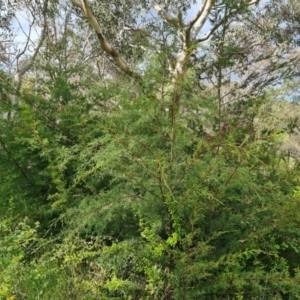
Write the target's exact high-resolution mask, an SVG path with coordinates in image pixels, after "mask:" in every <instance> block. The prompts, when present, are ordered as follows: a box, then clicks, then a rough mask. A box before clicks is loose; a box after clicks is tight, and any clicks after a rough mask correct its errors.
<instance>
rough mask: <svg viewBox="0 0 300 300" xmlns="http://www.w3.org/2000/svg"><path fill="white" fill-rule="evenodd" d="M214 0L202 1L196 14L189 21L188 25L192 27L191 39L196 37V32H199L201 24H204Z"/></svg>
mask: <svg viewBox="0 0 300 300" xmlns="http://www.w3.org/2000/svg"><path fill="white" fill-rule="evenodd" d="M215 2H216V0H205V1H203V3H202V5H201V7H200V9H199V11H198V13H197V14H196V16H195V18H194V19H193V20H192V21H191V24H190V25H189V26H190V27H191V28H192V27H193V28H192V34H191V40H193V39H196V37H197V35H198V33H199V32H200V30H201V29H202V27H203V25H204V24H205V22H206V20H207V18H208V16H209V14H210V12H211V9H212V7H213V5H214V4H215Z"/></svg>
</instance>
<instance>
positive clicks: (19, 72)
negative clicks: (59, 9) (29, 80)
mask: <svg viewBox="0 0 300 300" xmlns="http://www.w3.org/2000/svg"><path fill="white" fill-rule="evenodd" d="M48 3H49V0H45V2H44V7H43V27H42V32H41V36H40V39H39V42H38V44H37V46H36V47H35V49H34V51H33V54H32V56H31V58H30V60H29V62H28V63H27V64H26V65H25V66H24V67H23V68H21V69H20V70H17V72H16V74H15V80H16V81H17V82H18V83H19V84H20V83H21V80H22V77H23V75H24V74H25V73H26V72H27V71H28V70H29V69H30V68H31V67H32V65H33V63H34V61H35V58H36V56H37V55H38V52H39V50H40V48H41V46H42V44H43V42H44V40H45V38H46V31H47V18H46V14H47V9H48ZM29 38H30V37H27V42H28V41H29Z"/></svg>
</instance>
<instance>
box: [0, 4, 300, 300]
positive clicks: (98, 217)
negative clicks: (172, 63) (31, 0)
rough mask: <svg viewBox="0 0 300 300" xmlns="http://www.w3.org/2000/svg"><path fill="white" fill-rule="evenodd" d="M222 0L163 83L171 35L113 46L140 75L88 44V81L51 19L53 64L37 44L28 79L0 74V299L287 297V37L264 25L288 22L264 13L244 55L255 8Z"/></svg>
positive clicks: (298, 224)
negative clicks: (99, 59)
mask: <svg viewBox="0 0 300 300" xmlns="http://www.w3.org/2000/svg"><path fill="white" fill-rule="evenodd" d="M129 2H130V1H129ZM235 2H236V3H235V4H234V5H233V4H230V3H233V2H228V1H219V2H218V1H216V3H215V2H214V5H215V9H214V10H212V11H211V17H210V18H211V20H210V22H211V24H212V25H214V24H218V26H216V28H215V29H214V31H213V32H212V35H211V39H210V40H209V42H208V43H207V44H205V45H203V46H202V47H203V48H201V49H199V48H197V47H196V46H195V45H194V44H192V45H190V47H191V48H190V49H188V50H187V53H188V52H189V53H190V55H188V59H187V60H185V61H184V62H182V61H180V60H178V61H177V63H178V64H179V65H180V69H181V71H180V72H178V73H176V74H175V73H174V72H172V71H170V68H168V62H169V60H170V58H171V57H175V56H176V55H175V54H176V53H178V52H176V51H179V50H178V49H177V48H176V47H179V48H180V46H178V45H177V44H176V43H173V41H172V42H170V44H167V43H166V44H165V45H164V46H162V48H161V49H160V51H157V52H156V53H155V54H154V52H155V51H154V52H151V51H150V50H149V51H148V52H146V53H144V54H143V55H142V54H141V53H140V52H139V51H137V52H136V53H135V56H134V57H132V56H133V54H132V53H130V52H129V53H128V52H126V51H125V50H124V51H120V52H121V54H122V55H123V57H125V58H127V59H128V61H130V57H131V62H130V63H131V65H134V66H135V69H136V70H138V71H139V73H140V74H142V76H140V75H138V76H137V74H138V72H136V73H134V74H133V73H130V72H131V71H128V70H125V71H124V70H122V68H120V66H119V65H118V62H116V61H113V60H110V59H108V58H107V56H105V55H106V54H107V53H106V54H105V52H107V51H105V49H103V50H104V53H101V55H103V57H104V58H105V59H106V60H107V61H106V63H107V64H108V66H106V67H105V74H104V75H103V74H102V76H99V74H97V72H95V70H94V69H93V64H94V63H95V62H94V61H90V62H89V63H84V64H79V65H78V64H77V62H76V63H75V61H76V58H75V56H76V55H77V54H78V57H81V56H80V55H83V54H82V53H81V52H80V51H79V50H78V49H79V48H80V45H79V44H80V43H79V42H78V36H76V34H75V33H78V31H76V30H75V29H74V30H73V31H72V30H71V29H68V28H67V25H66V28H67V29H66V30H65V31H64V32H63V33H62V34H61V36H60V44H59V47H65V48H64V49H65V50H66V51H65V54H62V52H59V49H60V50H61V49H62V48H56V47H58V46H57V44H54V43H53V41H52V42H51V38H53V36H51V35H49V36H47V37H45V41H44V46H43V47H41V48H39V49H38V50H39V54H38V56H37V57H36V58H34V59H35V61H34V68H35V72H32V73H30V72H29V73H28V74H26V75H24V76H25V77H24V79H22V81H18V82H16V80H13V79H12V76H11V75H10V73H9V71H8V70H6V69H5V68H3V70H2V71H1V73H0V78H1V80H0V115H1V116H2V117H1V118H0V174H1V184H0V203H1V205H0V298H1V299H10V300H12V299H54V300H56V299H57V300H58V299H62V300H66V299H70V300H71V299H85V300H92V299H93V300H94V299H128V300H129V299H132V300H133V299H181V300H183V299H187V300H189V299H199V300H200V299H203V300H211V299H300V282H299V281H300V208H299V200H300V177H299V171H300V164H299V153H298V152H297V151H296V150H297V149H296V148H297V147H296V146H297V145H296V146H295V144H297V138H295V137H296V136H297V134H298V119H297V113H295V112H297V110H299V107H298V104H297V103H288V102H287V101H286V100H287V99H289V100H290V99H291V97H292V98H293V99H296V98H297V95H298V94H297V75H298V74H297V68H296V67H295V64H297V62H298V57H297V56H295V53H296V52H293V51H294V50H295V49H296V50H297V42H295V39H294V37H293V36H292V35H288V34H286V35H284V37H285V38H286V39H285V40H283V41H282V38H283V37H282V35H281V33H282V32H281V31H280V30H281V29H280V28H281V27H280V26H279V23H280V22H284V23H285V24H287V25H288V26H292V25H293V24H297V20H298V19H297V14H296V13H295V15H294V19H292V21H293V22H294V23H293V24H292V22H291V23H289V22H287V20H288V19H289V18H290V15H289V14H288V13H287V11H286V10H284V9H283V6H280V5H281V4H280V3H281V2H280V1H277V2H276V5H278V6H276V5H275V6H274V7H273V8H274V11H272V6H271V7H269V6H265V10H264V11H263V13H264V14H265V16H266V18H267V17H269V18H270V20H273V21H274V18H275V17H276V18H277V17H278V19H276V20H277V21H278V24H277V25H278V28H277V27H276V28H275V27H274V26H273V25H272V26H273V27H272V26H271V27H272V28H271V29H272V30H271V29H270V28H266V31H265V32H264V37H263V40H264V41H265V42H264V43H265V44H264V43H263V42H261V41H260V42H259V43H260V45H259V47H260V48H259V50H258V49H257V48H256V46H255V45H254V44H253V43H254V42H257V41H258V40H259V39H260V38H261V37H259V34H260V32H258V31H257V30H258V29H255V30H253V28H252V26H253V24H254V23H253V20H254V19H253V18H260V17H261V16H260V14H261V13H262V11H259V10H255V9H254V8H253V9H252V8H251V7H250V8H249V7H248V6H246V5H245V3H246V2H247V1H246V2H245V1H235ZM239 2H241V3H239ZM248 2H249V1H248ZM130 3H131V2H130ZM141 3H142V1H141ZM274 3H275V2H274ZM94 5H95V7H93V9H94V11H95V12H98V11H97V7H96V3H94ZM231 5H232V6H231ZM282 5H283V4H282ZM100 8H101V9H103V7H101V6H100ZM100 8H98V9H99V12H98V13H99V15H100V16H102V14H103V13H105V11H104V12H103V11H102V10H101V9H100ZM281 8H282V11H281V14H276V13H278V10H279V11H280V9H281ZM288 8H290V7H288ZM116 9H117V8H116ZM123 9H124V10H125V8H123ZM129 11H130V10H129ZM224 11H225V12H224ZM299 11H300V10H299ZM183 12H184V9H183ZM284 12H285V14H284ZM51 13H52V15H51V16H50V17H48V18H49V19H51V18H56V17H57V18H58V16H57V15H56V16H55V13H57V14H58V12H57V11H54V12H53V11H51ZM76 13H77V14H79V13H80V12H78V11H76ZM117 13H118V12H115V14H116V16H117V15H118V14H117ZM218 14H221V15H222V14H223V15H224V16H225V17H224V19H222V20H221V22H220V23H216V22H218V21H216V20H220V18H219V15H218ZM44 16H45V14H44ZM135 17H136V16H135V15H134V14H133V15H132V18H133V21H132V22H134V18H135ZM68 18H69V19H67V17H66V16H65V15H64V16H63V18H62V19H63V20H67V21H66V24H67V23H68V22H69V21H70V22H73V21H74V20H73V19H72V18H70V17H69V15H68ZM165 18H166V21H168V16H165ZM178 19H179V17H178ZM106 21H107V20H104V21H103V22H106ZM129 21H130V20H129ZM129 21H128V22H129ZM80 22H81V23H80ZM82 22H83V21H82V20H81V19H79V24H80V26H83V28H89V27H88V24H82ZM107 22H108V23H109V21H107ZM214 22H215V23H214ZM236 22H240V23H241V24H239V26H238V28H235V26H237V25H236V24H237V23H236ZM243 22H244V23H243ZM58 23H59V22H58ZM169 23H170V22H169V21H168V22H166V24H164V25H163V29H162V30H163V32H169V33H170V34H173V30H174V28H175V27H174V28H172V27H171V25H172V23H170V24H169ZM258 23H259V21H258V19H257V21H256V24H258ZM249 24H252V25H249ZM272 24H273V23H272ZM84 26H86V27H84ZM153 26H154V25H153ZM176 26H177V25H176ZM178 26H179V25H178ZM58 28H60V27H59V26H58ZM176 28H177V27H176ZM274 28H275V29H274ZM287 28H289V27H287ZM78 30H79V29H78ZM268 30H269V31H268ZM276 30H277V31H276ZM96 32H97V30H96ZM238 38H240V40H239V39H238ZM131 39H132V37H131ZM138 39H140V43H142V44H143V45H146V46H147V47H148V48H149V49H151V45H149V44H151V43H149V41H147V38H145V37H143V36H139V37H138ZM280 39H281V40H280ZM68 40H70V41H72V43H73V44H72V45H73V46H72V47H73V48H74V49H75V48H76V46H78V49H77V48H76V51H75V52H76V53H77V54H76V55H75V54H74V53H73V52H71V51H70V50H69V49H68V47H69V45H70V44H69V43H68ZM79 40H80V39H79ZM114 42H115V43H117V41H114ZM127 42H128V41H127ZM131 42H132V41H129V42H128V43H131ZM147 42H148V43H149V44H147ZM91 43H95V44H96V41H95V40H92V41H91ZM283 43H284V44H288V45H289V46H287V47H286V48H285V49H284V50H282V45H283ZM253 45H254V46H253ZM246 46H248V47H250V46H251V47H252V46H253V47H254V48H251V49H252V50H251V49H250V50H249V49H248V48H247V49H246ZM126 47H127V46H126ZM272 47H273V48H272ZM277 47H278V48H277ZM271 48H272V49H271ZM279 48H280V49H281V50H282V51H286V53H284V54H282V53H281V54H282V55H283V56H282V57H281V58H282V59H284V60H281V58H280V59H279V58H278V56H276V55H277V54H274V53H278V49H279ZM124 49H126V50H128V49H129V48H124ZM194 49H196V50H195V51H194ZM253 51H257V52H256V53H254V52H253ZM270 51H271V54H270ZM68 52H69V55H67V53H68ZM187 53H186V54H187ZM108 54H109V53H108ZM60 55H62V56H63V55H66V56H65V57H61V56H60ZM78 57H77V59H78ZM54 58H56V60H55V59H54ZM276 58H278V60H277V61H274V59H276ZM65 59H66V60H65ZM67 59H70V61H68V62H67ZM114 59H115V58H114ZM25 63H26V61H25V62H24V64H25ZM30 63H31V62H30ZM32 63H33V61H32ZM257 63H258V64H260V65H261V64H264V68H263V70H258V68H255V69H254V70H253V67H254V66H257ZM270 66H272V68H273V69H272V70H271V71H270ZM177 67H178V65H177ZM118 68H119V69H121V71H122V72H123V73H122V72H120V71H119V70H118ZM175 69H176V68H175ZM176 70H177V71H178V68H177V69H176ZM266 70H268V73H267V75H266ZM24 74H25V73H24ZM131 75H132V76H131ZM204 75H205V76H207V77H205V76H204ZM15 79H16V78H15ZM17 79H18V78H17ZM199 80H200V84H198V83H199ZM290 95H291V96H290ZM284 109H287V110H293V112H294V114H291V113H287V114H286V113H285V112H283V110H284ZM279 110H280V111H279ZM291 141H293V147H292V148H291V147H290V146H289V143H290V142H291Z"/></svg>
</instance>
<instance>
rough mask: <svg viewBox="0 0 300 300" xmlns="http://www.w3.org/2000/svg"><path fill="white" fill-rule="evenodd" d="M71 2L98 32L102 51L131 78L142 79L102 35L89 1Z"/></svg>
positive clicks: (72, 0) (74, 0) (73, 0)
mask: <svg viewBox="0 0 300 300" xmlns="http://www.w3.org/2000/svg"><path fill="white" fill-rule="evenodd" d="M71 2H72V3H73V4H74V5H75V6H77V7H79V8H80V9H81V10H82V11H83V12H84V14H85V17H86V18H87V20H88V21H89V23H90V24H91V25H92V27H93V28H94V30H95V31H96V34H97V37H98V40H99V42H100V45H101V48H102V50H103V51H104V52H106V53H107V54H108V55H109V56H110V57H111V58H112V59H113V60H114V62H115V63H116V65H117V66H118V67H119V69H120V70H122V71H123V72H124V73H125V74H127V75H129V76H130V77H133V78H136V79H141V76H140V75H139V74H138V73H136V72H134V71H132V70H131V69H130V68H129V66H127V64H126V63H125V62H124V61H123V60H122V58H121V56H120V54H119V52H118V51H117V50H116V49H115V48H113V47H112V46H111V45H110V44H109V43H108V41H107V40H106V38H105V36H104V34H103V33H102V30H101V26H100V24H99V22H98V21H97V19H96V18H95V16H94V15H93V13H92V11H91V9H90V7H89V4H88V1H87V0H82V3H79V2H77V1H76V0H71Z"/></svg>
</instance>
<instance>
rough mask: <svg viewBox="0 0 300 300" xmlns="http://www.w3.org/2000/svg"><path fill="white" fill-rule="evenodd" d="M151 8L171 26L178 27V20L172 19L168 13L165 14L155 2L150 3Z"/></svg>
mask: <svg viewBox="0 0 300 300" xmlns="http://www.w3.org/2000/svg"><path fill="white" fill-rule="evenodd" d="M151 4H152V6H153V8H154V9H155V10H156V11H157V12H158V13H159V14H161V15H162V17H163V18H164V19H165V20H166V21H167V22H168V23H169V24H170V25H172V26H174V27H179V23H180V22H179V20H178V19H177V18H173V17H172V16H171V15H170V14H169V13H167V12H166V11H165V10H164V9H163V8H162V7H161V6H160V5H159V4H158V3H157V2H155V1H154V0H152V1H151Z"/></svg>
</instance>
